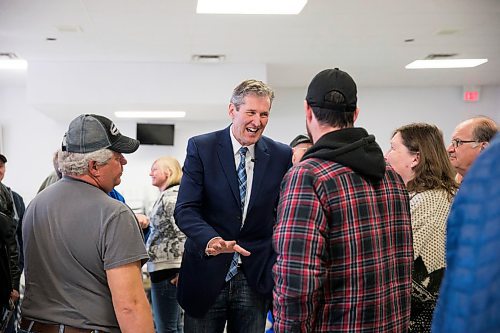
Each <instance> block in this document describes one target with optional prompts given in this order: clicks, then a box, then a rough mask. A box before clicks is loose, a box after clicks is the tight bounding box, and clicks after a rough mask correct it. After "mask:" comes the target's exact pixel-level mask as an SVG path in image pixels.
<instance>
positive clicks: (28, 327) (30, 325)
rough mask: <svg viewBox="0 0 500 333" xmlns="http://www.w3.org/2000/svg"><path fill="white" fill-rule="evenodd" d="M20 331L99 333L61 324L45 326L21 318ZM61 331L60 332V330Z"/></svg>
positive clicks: (36, 332)
mask: <svg viewBox="0 0 500 333" xmlns="http://www.w3.org/2000/svg"><path fill="white" fill-rule="evenodd" d="M20 326H21V329H22V330H25V331H28V332H33V333H60V332H61V333H99V330H91V329H88V328H77V327H73V326H68V325H63V324H45V323H41V322H39V321H35V320H30V319H26V318H21V325H20ZM60 329H62V330H60Z"/></svg>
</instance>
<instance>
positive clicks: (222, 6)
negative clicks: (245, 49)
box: [196, 0, 307, 15]
mask: <svg viewBox="0 0 500 333" xmlns="http://www.w3.org/2000/svg"><path fill="white" fill-rule="evenodd" d="M306 3H307V0H198V5H197V7H196V13H198V14H281V15H295V14H298V13H300V12H301V11H302V9H303V8H304V6H305V5H306Z"/></svg>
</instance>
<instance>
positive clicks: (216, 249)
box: [206, 237, 250, 257]
mask: <svg viewBox="0 0 500 333" xmlns="http://www.w3.org/2000/svg"><path fill="white" fill-rule="evenodd" d="M234 252H238V253H239V254H241V255H242V256H245V257H248V256H249V255H250V252H249V251H247V250H245V249H244V248H242V247H241V246H239V245H238V244H236V241H226V240H223V239H222V238H220V237H218V238H214V239H212V240H211V241H210V242H209V243H208V246H207V250H206V254H207V255H210V256H216V255H218V254H221V253H234Z"/></svg>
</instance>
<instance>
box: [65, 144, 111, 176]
mask: <svg viewBox="0 0 500 333" xmlns="http://www.w3.org/2000/svg"><path fill="white" fill-rule="evenodd" d="M112 157H113V151H112V150H109V149H106V148H104V149H99V150H96V151H93V152H91V153H85V154H81V153H71V152H68V151H63V150H59V153H58V160H59V170H61V172H62V174H63V175H74V176H79V175H84V174H86V173H88V171H89V162H90V161H95V162H96V163H97V164H98V165H103V164H106V163H107V162H108V161H109V159H111V158H112Z"/></svg>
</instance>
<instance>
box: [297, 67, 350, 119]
mask: <svg viewBox="0 0 500 333" xmlns="http://www.w3.org/2000/svg"><path fill="white" fill-rule="evenodd" d="M332 91H337V92H339V93H340V94H342V96H344V100H345V103H335V102H333V101H329V100H327V99H326V98H325V97H326V96H327V95H328V94H329V93H331V92H332ZM356 94H357V88H356V83H355V82H354V80H353V79H352V77H351V76H350V75H349V74H347V73H346V72H344V71H341V70H340V69H338V68H335V69H325V70H324V71H321V72H319V73H318V74H317V75H316V76H315V77H314V78H313V79H312V81H311V83H310V84H309V87H308V88H307V95H306V101H307V104H309V105H310V106H311V107H318V108H321V109H329V110H333V111H339V112H354V111H355V110H356V103H357V101H358V99H357V97H356Z"/></svg>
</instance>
